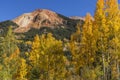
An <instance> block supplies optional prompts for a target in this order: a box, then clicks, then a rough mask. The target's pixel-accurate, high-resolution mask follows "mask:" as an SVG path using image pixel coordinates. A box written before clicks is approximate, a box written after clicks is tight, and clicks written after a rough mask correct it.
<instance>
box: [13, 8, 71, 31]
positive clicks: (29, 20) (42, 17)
mask: <svg viewBox="0 0 120 80" xmlns="http://www.w3.org/2000/svg"><path fill="white" fill-rule="evenodd" d="M68 20H69V21H70V18H66V17H65V18H63V16H60V14H57V13H55V12H53V11H50V10H46V9H38V10H35V11H33V12H31V13H25V14H23V15H21V16H19V17H17V18H16V19H14V20H12V21H13V22H15V23H16V24H18V25H19V28H17V29H15V32H27V31H28V30H30V29H31V28H36V29H39V28H41V27H51V28H54V27H57V26H60V25H65V26H67V22H68Z"/></svg>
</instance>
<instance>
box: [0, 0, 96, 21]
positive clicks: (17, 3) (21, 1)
mask: <svg viewBox="0 0 120 80" xmlns="http://www.w3.org/2000/svg"><path fill="white" fill-rule="evenodd" d="M96 1H97V0H0V21H4V20H9V19H14V18H15V17H17V16H19V15H21V14H23V13H27V12H31V11H34V10H35V9H49V10H52V11H55V12H57V13H60V14H63V15H65V16H85V15H86V13H87V12H90V13H91V14H92V15H93V14H94V11H95V6H96Z"/></svg>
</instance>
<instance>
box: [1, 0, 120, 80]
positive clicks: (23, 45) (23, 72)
mask: <svg viewBox="0 0 120 80" xmlns="http://www.w3.org/2000/svg"><path fill="white" fill-rule="evenodd" d="M0 80H120V9H119V4H118V1H117V0H98V1H97V4H96V10H95V13H94V20H93V19H92V16H91V15H90V14H89V13H88V14H87V15H86V17H85V21H84V24H83V26H82V27H81V26H80V24H79V23H78V24H77V26H76V32H74V33H73V34H72V35H71V38H70V40H61V39H56V38H55V37H54V36H53V34H52V33H45V34H42V35H36V36H34V40H26V41H23V40H20V39H17V35H16V34H15V33H14V32H13V29H12V27H9V29H8V31H7V33H6V35H4V36H0Z"/></svg>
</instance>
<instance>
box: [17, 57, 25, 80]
mask: <svg viewBox="0 0 120 80" xmlns="http://www.w3.org/2000/svg"><path fill="white" fill-rule="evenodd" d="M18 68H19V69H18V70H17V77H16V80H27V79H26V75H27V64H26V60H25V59H23V58H20V62H19V67H18Z"/></svg>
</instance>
